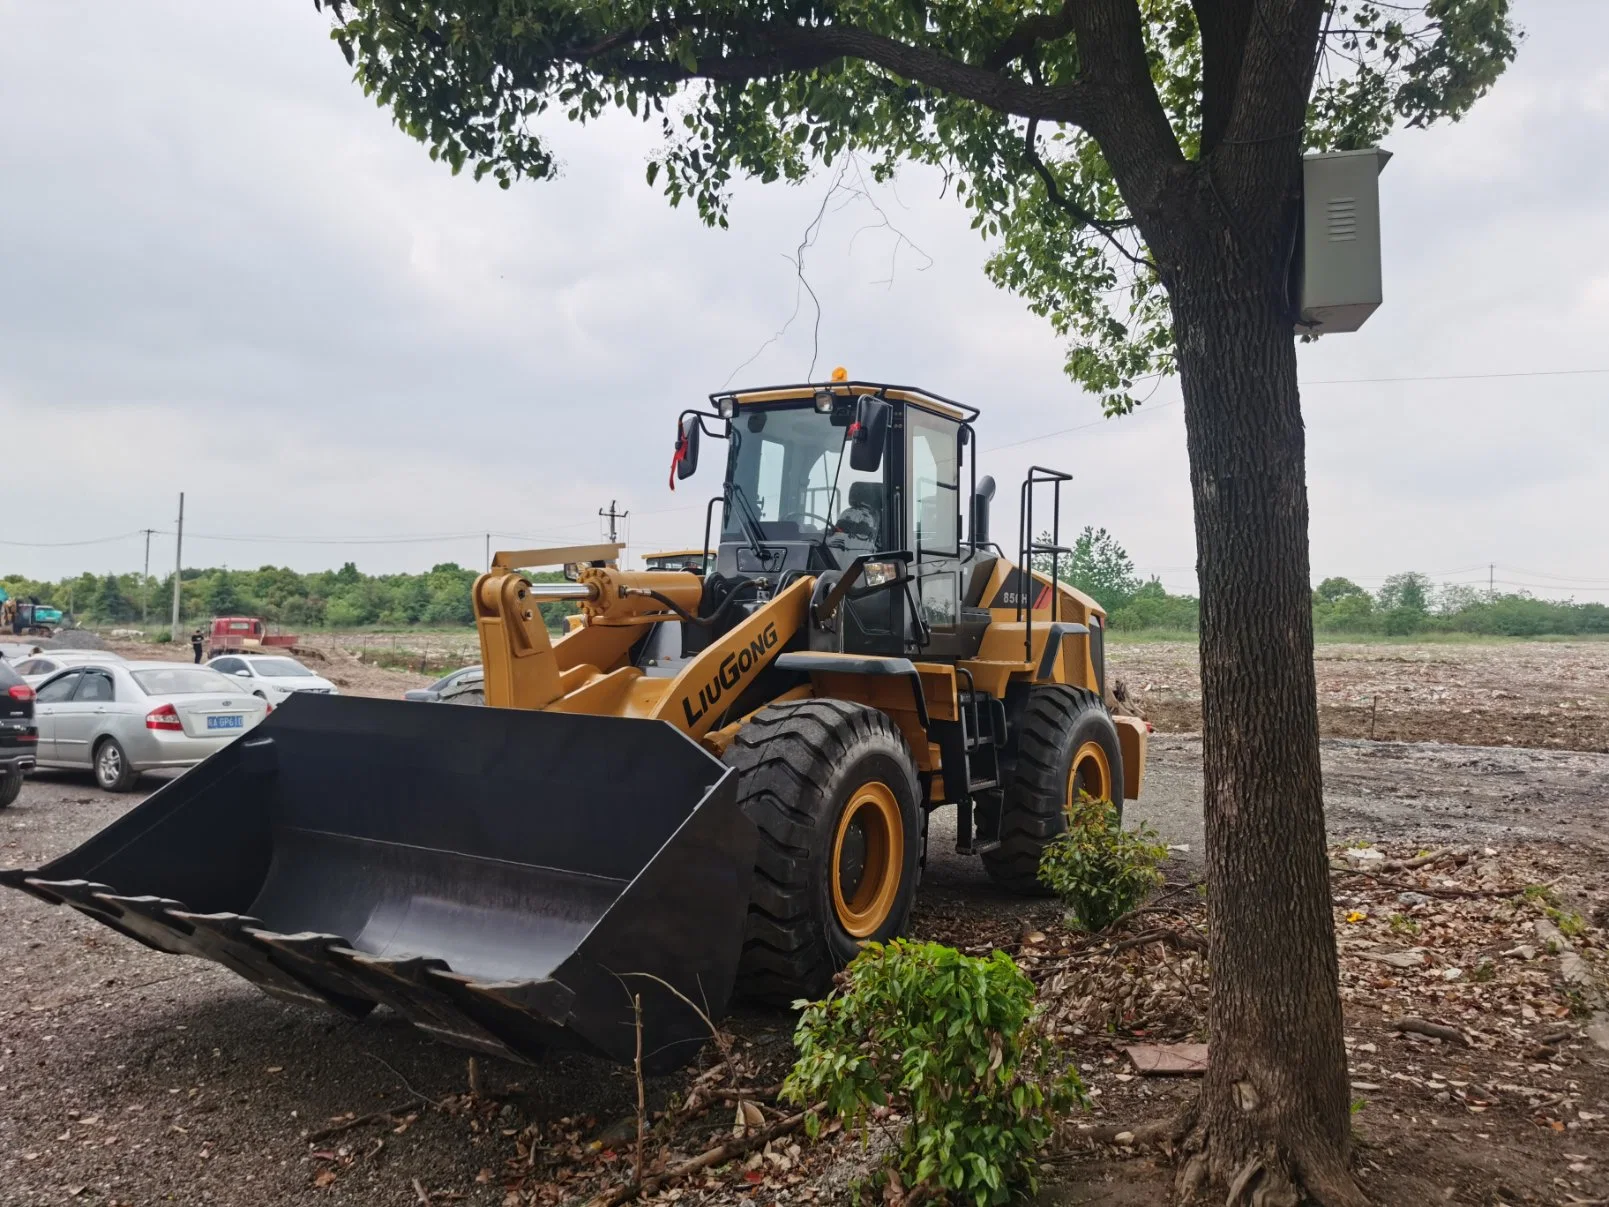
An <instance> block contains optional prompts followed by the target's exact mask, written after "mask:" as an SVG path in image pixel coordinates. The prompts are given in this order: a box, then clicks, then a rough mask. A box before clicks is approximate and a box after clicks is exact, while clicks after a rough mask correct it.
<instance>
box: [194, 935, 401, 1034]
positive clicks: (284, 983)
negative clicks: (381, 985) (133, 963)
mask: <svg viewBox="0 0 1609 1207" xmlns="http://www.w3.org/2000/svg"><path fill="white" fill-rule="evenodd" d="M169 913H170V914H171V915H172V917H174V918H175V919H177V920H178V921H180V922H184V923H187V924H188V925H189V926H190V927H191V929H192V935H191V939H190V943H191V945H192V946H193V947H194V948H195V949H196V951H195V954H196V955H201V956H206V957H207V958H208V959H212V960H216V961H217V962H218V963H220V964H222V965H224V966H225V967H226V968H229V969H230V970H232V971H234V972H237V973H239V974H240V975H241V976H243V977H245V978H246V979H247V980H248V981H251V982H252V983H253V984H254V985H256V986H257V987H258V988H259V989H261V990H263V991H264V992H265V993H271V994H273V995H274V996H275V997H278V998H283V999H285V1000H287V1001H292V1002H295V1003H296V1004H297V1005H302V1006H308V1005H312V1006H323V1007H326V1008H328V1009H333V1010H337V1011H339V1012H340V1013H342V1014H344V1015H346V1016H348V1017H349V1018H362V1017H363V1016H364V1015H366V1014H368V1013H369V1011H371V1010H373V1009H374V1003H373V1002H372V1001H368V1000H366V999H364V998H361V997H353V996H352V995H350V994H347V993H341V992H339V991H337V990H332V989H327V988H325V987H323V986H321V985H319V984H317V983H316V982H312V981H304V980H302V979H301V978H300V977H298V976H296V975H295V974H294V973H292V972H290V971H289V970H288V969H285V968H282V967H281V966H280V965H278V964H276V963H275V962H274V958H273V953H272V951H271V950H270V949H269V948H268V947H267V946H265V945H264V944H262V943H260V942H258V940H257V936H258V934H259V933H260V931H261V928H262V922H261V920H259V919H257V918H248V917H246V916H244V915H243V914H192V913H186V912H184V911H182V910H170V911H169Z"/></svg>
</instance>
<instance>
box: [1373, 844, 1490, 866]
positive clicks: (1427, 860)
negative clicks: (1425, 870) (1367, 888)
mask: <svg viewBox="0 0 1609 1207" xmlns="http://www.w3.org/2000/svg"><path fill="white" fill-rule="evenodd" d="M1460 855H1461V856H1463V858H1464V859H1468V858H1469V852H1468V851H1460V850H1458V849H1457V848H1456V847H1442V848H1441V850H1439V851H1431V852H1430V853H1429V854H1428V855H1419V856H1417V857H1415V858H1413V859H1388V860H1386V861H1385V862H1384V863H1382V864H1381V865H1380V870H1381V871H1382V872H1408V871H1412V870H1413V869H1414V868H1422V867H1428V866H1430V865H1431V864H1433V863H1437V862H1439V861H1440V860H1443V859H1446V858H1447V857H1448V856H1460Z"/></svg>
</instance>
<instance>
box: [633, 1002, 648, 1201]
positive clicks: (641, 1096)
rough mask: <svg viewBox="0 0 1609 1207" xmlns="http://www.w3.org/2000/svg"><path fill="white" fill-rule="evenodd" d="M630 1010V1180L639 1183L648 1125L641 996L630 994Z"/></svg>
mask: <svg viewBox="0 0 1609 1207" xmlns="http://www.w3.org/2000/svg"><path fill="white" fill-rule="evenodd" d="M631 1010H632V1014H633V1016H634V1018H635V1020H636V1024H637V1059H636V1061H635V1062H634V1063H633V1064H632V1071H633V1072H634V1073H635V1074H636V1075H637V1151H636V1153H635V1155H634V1156H633V1158H632V1166H631V1180H632V1181H634V1182H638V1183H640V1182H641V1181H642V1141H643V1133H644V1132H645V1131H646V1130H647V1123H648V1110H647V1096H646V1094H645V1093H644V1090H643V1081H642V994H640V993H634V994H632V996H631Z"/></svg>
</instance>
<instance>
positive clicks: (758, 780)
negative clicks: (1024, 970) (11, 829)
mask: <svg viewBox="0 0 1609 1207" xmlns="http://www.w3.org/2000/svg"><path fill="white" fill-rule="evenodd" d="M978 417H979V412H978V411H977V410H976V409H975V408H973V407H970V406H967V405H964V404H962V403H959V402H955V401H952V400H950V399H947V398H944V397H941V396H940V395H937V394H934V393H931V392H929V391H926V390H922V389H918V388H915V387H904V386H896V385H887V384H878V383H871V382H862V381H850V380H848V379H847V377H846V376H843V375H836V376H835V377H834V379H833V380H832V381H829V382H826V383H808V384H801V385H783V386H776V387H770V388H766V389H757V390H743V391H735V392H722V393H718V394H715V395H712V396H711V397H710V403H709V406H708V407H699V408H695V409H691V410H688V411H684V412H683V413H682V414H681V415H680V417H679V420H678V424H677V437H676V444H675V449H674V456H673V461H672V473H673V474H674V475H675V476H676V477H678V478H682V479H685V478H688V477H690V476H691V475H692V474H693V472H694V471H695V470H696V468H697V466H698V464H699V456H700V445H701V443H702V442H704V441H708V440H724V441H725V443H726V448H725V474H724V480H723V485H722V488H721V490H720V492H719V493H718V494H717V495H715V496H714V497H713V498H712V499H711V500H710V503H709V507H708V508H707V510H706V520H705V526H706V540H705V547H706V548H709V549H712V550H713V551H714V556H713V561H712V564H711V566H710V569H709V572H708V573H707V574H706V575H704V576H702V577H701V576H699V575H696V574H692V573H687V572H685V571H678V570H642V571H628V570H622V569H619V568H618V564H619V562H618V559H619V554H620V549H619V547H618V546H615V545H603V546H586V547H579V548H566V549H545V550H530V549H527V550H515V551H508V552H499V553H498V554H497V555H496V557H495V558H494V559H493V562H492V566H491V568H490V570H489V572H488V573H486V574H485V575H482V576H481V577H480V578H479V579H478V580H477V581H476V583H475V585H474V588H473V596H474V598H473V604H474V613H475V620H476V625H477V628H478V632H479V636H480V645H481V655H482V664H483V667H484V692H485V703H486V704H487V705H488V707H485V708H452V707H448V706H441V705H434V704H410V703H404V702H401V701H387V700H370V699H359V698H353V697H347V696H335V697H321V696H309V697H307V698H305V699H303V698H296V699H293V700H291V701H288V702H287V703H286V704H285V705H284V706H283V707H281V708H279V709H276V710H275V712H274V713H273V715H272V716H270V717H269V718H268V719H267V720H266V721H265V722H264V723H263V724H261V725H259V726H258V727H257V728H255V729H254V730H252V731H251V733H250V734H247V735H245V736H243V737H242V738H241V739H239V740H238V741H236V742H234V743H233V744H232V745H230V746H229V747H228V748H226V749H225V750H223V751H222V752H220V753H218V754H216V755H214V756H213V757H211V758H209V759H208V760H207V761H206V762H204V763H202V764H201V765H200V766H199V767H197V768H196V769H194V770H193V771H191V772H189V773H188V774H187V775H185V776H184V777H182V778H180V779H178V780H175V781H172V782H170V783H168V784H166V785H164V786H163V787H162V788H160V789H159V790H158V791H157V792H155V793H154V794H153V795H152V796H150V797H149V798H148V799H147V800H146V801H144V802H143V803H142V804H141V805H139V806H138V807H137V808H135V809H134V810H132V811H130V812H129V813H127V814H126V815H124V816H123V817H122V818H120V819H119V820H117V821H116V822H113V823H112V824H111V825H110V826H109V827H107V829H105V830H104V831H102V832H101V833H100V834H98V835H96V836H94V837H92V838H91V839H89V840H88V841H87V842H86V843H84V844H83V845H82V846H81V847H79V848H78V849H77V850H75V851H72V852H70V853H68V854H66V855H64V856H62V857H61V858H59V859H56V860H54V861H53V862H51V863H48V864H46V865H45V866H43V867H40V868H32V869H11V870H7V871H4V872H0V883H3V884H5V885H9V886H11V887H13V888H17V889H21V890H23V891H26V892H28V893H31V894H33V895H34V896H35V897H38V898H40V899H42V900H44V901H47V902H53V903H57V904H62V903H65V904H67V905H70V906H72V907H73V908H75V909H77V910H79V911H81V912H83V913H84V914H86V915H88V916H89V917H91V918H95V919H98V920H99V921H101V922H103V923H105V924H106V925H107V926H110V927H112V928H113V929H115V930H117V931H120V932H122V933H123V934H125V935H128V936H131V937H133V938H135V939H137V940H139V941H140V942H142V943H145V944H147V945H149V946H151V947H153V948H156V949H157V950H160V951H164V952H172V953H179V954H187V955H196V956H203V957H206V958H208V959H212V960H215V961H217V962H218V963H221V964H223V965H225V966H226V967H228V968H231V969H233V970H234V971H235V972H237V973H239V974H240V975H241V976H243V977H245V978H247V979H248V980H250V981H252V982H254V983H255V984H257V985H258V986H260V987H261V988H262V989H264V990H265V991H267V992H268V993H270V994H274V995H276V996H278V997H281V998H284V999H286V1000H289V1001H294V1002H302V1003H312V1004H316V1005H319V1006H323V1007H327V1008H332V1009H334V1010H337V1011H340V1012H343V1013H345V1014H347V1015H351V1016H360V1015H362V1014H364V1013H365V1012H367V1011H369V1010H371V1009H372V1008H373V1007H374V1006H376V1005H385V1006H388V1007H390V1008H392V1009H394V1010H395V1011H397V1012H398V1013H400V1014H402V1015H403V1016H405V1017H406V1018H408V1019H410V1020H411V1021H412V1022H414V1023H415V1024H417V1025H418V1026H419V1027H420V1028H422V1029H423V1030H424V1031H426V1032H427V1033H429V1034H431V1035H433V1036H436V1037H438V1038H441V1039H445V1040H448V1041H451V1042H453V1043H457V1044H461V1045H465V1046H467V1047H470V1048H473V1049H477V1050H481V1051H486V1052H492V1053H496V1054H499V1055H502V1056H507V1057H511V1058H515V1059H521V1060H534V1059H537V1058H538V1057H539V1055H540V1053H542V1052H543V1051H544V1050H546V1049H548V1048H550V1047H553V1046H555V1045H565V1046H570V1047H579V1048H581V1049H583V1050H586V1051H589V1052H592V1053H595V1054H598V1055H601V1056H604V1057H607V1058H611V1059H614V1060H619V1061H630V1060H631V1059H632V1056H633V1054H634V1053H635V1051H637V1050H638V1049H637V1043H638V1038H637V1034H636V1029H635V1025H634V1021H633V1020H634V1011H633V999H640V1001H641V1009H642V1014H641V1024H640V1026H641V1030H642V1036H641V1043H642V1048H641V1051H642V1052H643V1053H644V1064H645V1066H646V1067H647V1068H648V1069H650V1070H651V1071H652V1070H666V1069H670V1068H673V1067H676V1066H677V1065H680V1064H682V1063H684V1062H686V1061H688V1060H690V1059H692V1058H693V1056H694V1055H695V1054H696V1053H697V1052H698V1050H699V1049H700V1047H701V1046H702V1044H703V1042H704V1041H705V1039H706V1038H707V1035H708V1030H707V1026H706V1023H705V1021H704V1020H705V1018H706V1017H710V1018H715V1017H719V1016H720V1014H721V1013H722V1012H723V1011H724V1010H725V1009H726V1008H727V1005H728V1003H729V1001H730V1000H731V999H732V998H733V996H734V995H741V996H743V997H746V998H749V999H755V1000H759V1001H765V1002H775V1003H783V1004H786V1003H788V1002H790V1001H793V1000H795V999H798V998H801V997H815V996H818V995H821V994H822V993H824V992H825V991H826V990H828V988H829V987H830V985H831V981H832V977H833V975H834V974H835V973H836V972H837V971H838V970H839V969H840V968H842V967H843V965H844V964H846V963H847V962H848V961H849V960H851V959H852V958H853V957H854V956H855V954H856V953H857V951H858V950H859V949H860V948H861V946H862V945H863V944H865V943H867V942H869V941H882V940H887V939H890V938H893V937H895V936H896V935H898V934H900V933H901V931H902V930H903V929H904V927H905V925H906V923H907V920H908V918H909V916H910V913H911V908H912V903H913V901H914V899H915V894H916V891H917V883H918V880H919V878H920V875H921V870H922V867H923V864H924V860H925V855H926V849H927V843H928V835H929V827H928V819H929V817H930V815H931V814H932V813H933V812H934V811H935V810H937V809H940V808H946V809H953V810H954V813H955V826H954V830H955V843H956V847H957V849H958V850H959V851H960V852H962V853H963V854H969V855H972V856H976V857H977V858H979V859H980V860H981V861H982V865H983V867H984V868H985V869H986V870H987V872H988V874H989V875H990V876H991V877H993V878H994V879H995V880H996V881H998V882H999V883H1000V884H1001V885H1004V886H1005V887H1006V888H1007V889H1010V890H1014V891H1016V892H1020V893H1024V894H1033V893H1037V892H1040V891H1042V890H1041V888H1040V885H1039V881H1038V879H1037V869H1038V865H1039V861H1040V855H1041V853H1042V852H1043V850H1044V849H1045V846H1046V844H1047V843H1049V842H1050V841H1051V840H1052V839H1054V838H1055V837H1056V836H1057V835H1058V834H1060V833H1062V832H1063V831H1064V830H1065V828H1066V825H1067V809H1068V805H1069V802H1072V801H1076V800H1078V799H1080V794H1081V793H1088V794H1090V795H1091V796H1094V797H1098V798H1106V799H1109V800H1110V801H1112V802H1113V803H1114V804H1115V805H1116V806H1118V807H1119V809H1121V806H1122V805H1123V803H1124V802H1125V801H1127V800H1132V799H1134V797H1135V796H1136V795H1137V794H1138V793H1139V791H1140V788H1141V784H1142V781H1143V773H1144V767H1145V751H1146V734H1147V729H1146V726H1145V723H1144V722H1143V721H1140V720H1138V719H1137V718H1131V717H1114V716H1113V715H1112V714H1111V713H1110V712H1109V711H1108V709H1107V708H1106V707H1105V705H1104V703H1103V697H1104V688H1105V678H1106V660H1105V641H1104V635H1105V627H1106V617H1105V615H1104V613H1103V612H1102V610H1101V608H1100V607H1099V605H1097V604H1096V602H1095V601H1094V600H1092V599H1091V598H1089V597H1088V596H1086V595H1084V594H1082V593H1081V592H1079V591H1076V590H1074V589H1073V588H1072V587H1070V586H1068V585H1067V584H1066V583H1064V582H1061V581H1060V580H1059V577H1058V573H1057V571H1058V568H1059V562H1060V559H1061V558H1062V557H1064V556H1065V555H1066V554H1067V550H1066V549H1065V548H1063V547H1062V546H1061V544H1060V502H1061V500H1060V495H1061V490H1062V486H1063V485H1064V484H1065V483H1066V482H1067V481H1068V480H1069V475H1067V474H1065V473H1061V472H1059V471H1054V470H1049V469H1045V468H1041V467H1034V468H1032V469H1030V470H1029V471H1028V473H1027V476H1026V478H1025V480H1024V482H1023V483H1022V486H1021V490H1020V495H1019V504H1020V508H1019V511H1020V515H1019V526H1018V542H1017V548H1016V550H1015V555H1014V556H1008V555H1007V554H1006V553H1005V552H1004V551H1003V550H1002V549H1001V548H1000V546H999V545H998V544H996V543H995V542H994V540H993V539H992V538H991V534H990V525H989V516H990V507H991V501H992V499H993V497H994V493H995V487H994V482H993V479H992V478H989V477H984V478H983V479H981V480H980V479H979V478H978V467H977V456H976V450H977V436H976V421H977V419H978ZM717 523H718V525H719V531H718V533H716V534H714V539H713V540H711V539H709V538H710V534H709V532H708V529H710V528H711V527H712V526H713V525H715V524H717ZM1041 532H1047V533H1049V538H1048V539H1045V538H1043V537H1035V535H1034V534H1036V533H1041ZM544 565H553V566H565V567H566V568H567V569H566V571H565V574H564V575H563V576H561V577H560V580H559V581H556V582H551V583H549V582H532V581H531V579H530V578H529V577H527V575H526V574H525V573H524V572H522V571H521V570H519V569H516V567H540V566H544ZM551 600H570V601H573V602H574V603H576V604H577V605H579V607H580V609H581V617H582V620H581V623H580V624H579V625H578V626H577V627H576V628H574V629H573V630H571V631H569V632H566V633H564V634H562V635H560V636H558V637H553V636H551V635H550V634H549V632H548V630H547V627H546V626H545V625H544V624H543V622H542V616H541V611H540V608H539V605H540V604H541V603H544V602H547V601H551Z"/></svg>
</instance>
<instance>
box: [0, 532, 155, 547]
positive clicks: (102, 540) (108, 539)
mask: <svg viewBox="0 0 1609 1207" xmlns="http://www.w3.org/2000/svg"><path fill="white" fill-rule="evenodd" d="M152 531H155V532H160V531H162V530H161V529H159V528H158V529H153V530H152ZM144 535H145V529H143V528H136V529H135V530H134V531H133V532H120V533H118V534H117V535H116V536H98V537H93V538H91V539H90V540H87V541H0V545H12V546H15V547H17V548H19V549H67V548H76V547H78V546H81V545H109V544H111V543H112V542H113V541H126V540H129V539H130V538H132V537H137V536H144Z"/></svg>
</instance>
